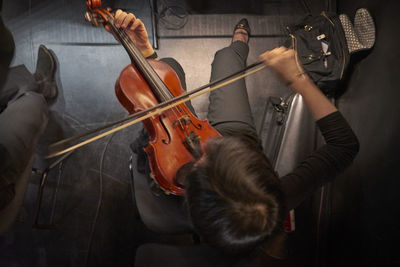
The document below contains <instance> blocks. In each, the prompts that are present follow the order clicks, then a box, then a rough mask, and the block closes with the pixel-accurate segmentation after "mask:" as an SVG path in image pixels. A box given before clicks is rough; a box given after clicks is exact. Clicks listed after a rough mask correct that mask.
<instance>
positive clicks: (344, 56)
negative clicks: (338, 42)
mask: <svg viewBox="0 0 400 267" xmlns="http://www.w3.org/2000/svg"><path fill="white" fill-rule="evenodd" d="M321 15H322V16H323V17H325V18H326V19H327V20H328V21H329V22H330V23H331V24H332V26H333V27H335V23H333V21H332V20H331V19H330V18H329V17H328V16H327V15H326V13H325V11H322V12H321ZM342 56H343V63H342V71H341V73H340V80H341V79H342V78H343V74H344V65H345V63H346V54H345V53H344V48H343V47H342Z"/></svg>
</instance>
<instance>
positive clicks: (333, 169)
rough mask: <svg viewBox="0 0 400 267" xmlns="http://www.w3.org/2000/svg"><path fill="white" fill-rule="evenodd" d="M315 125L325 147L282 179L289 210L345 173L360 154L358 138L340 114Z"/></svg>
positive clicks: (319, 121)
mask: <svg viewBox="0 0 400 267" xmlns="http://www.w3.org/2000/svg"><path fill="white" fill-rule="evenodd" d="M316 123H317V126H318V128H319V129H320V131H321V133H322V136H323V137H324V139H325V142H326V144H325V145H323V146H322V147H320V148H319V149H318V150H316V151H315V152H313V153H312V154H311V155H310V156H309V157H307V158H306V159H305V160H304V161H303V162H301V163H300V164H299V166H297V168H295V169H294V170H293V172H291V173H289V174H287V175H285V176H283V177H281V186H282V187H281V188H282V191H283V193H284V196H285V204H286V208H287V209H288V210H290V209H293V208H295V207H297V206H298V205H299V204H300V203H301V202H302V201H303V200H304V199H305V198H306V197H308V196H310V195H311V194H312V193H313V192H315V190H316V189H318V188H319V187H320V186H322V185H323V184H324V183H326V182H329V181H332V180H333V179H334V178H335V177H336V176H337V175H338V174H340V173H341V172H343V171H344V170H345V169H346V168H347V167H348V166H349V165H350V164H351V163H352V161H353V159H354V158H355V156H356V155H357V153H358V150H359V143H358V139H357V137H356V136H355V134H354V132H353V130H352V129H351V128H350V126H349V124H348V123H347V121H346V120H345V118H344V117H343V116H342V114H341V113H340V112H339V111H337V112H334V113H331V114H329V115H327V116H325V117H323V118H322V119H320V120H318V121H317V122H316Z"/></svg>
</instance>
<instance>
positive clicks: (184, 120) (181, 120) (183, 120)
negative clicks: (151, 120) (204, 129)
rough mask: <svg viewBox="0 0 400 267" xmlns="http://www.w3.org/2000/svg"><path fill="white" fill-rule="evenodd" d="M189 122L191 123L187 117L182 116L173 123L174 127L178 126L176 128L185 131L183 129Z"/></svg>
mask: <svg viewBox="0 0 400 267" xmlns="http://www.w3.org/2000/svg"><path fill="white" fill-rule="evenodd" d="M191 122H192V121H191V120H190V118H189V116H187V115H184V116H181V117H180V118H178V119H177V120H176V121H175V122H174V126H176V125H178V126H180V127H181V129H182V130H185V129H184V128H185V126H187V125H189V124H191Z"/></svg>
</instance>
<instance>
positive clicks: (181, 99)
mask: <svg viewBox="0 0 400 267" xmlns="http://www.w3.org/2000/svg"><path fill="white" fill-rule="evenodd" d="M262 64H263V62H257V63H254V64H252V65H250V66H248V67H246V68H244V69H242V70H240V71H237V72H235V73H233V74H231V75H228V76H227V77H224V78H221V79H219V80H217V81H214V82H211V83H209V84H206V85H203V86H201V87H199V88H197V89H195V90H192V91H190V92H187V93H185V94H183V95H180V96H177V97H174V98H172V99H170V100H168V101H165V102H163V103H160V104H159V105H156V106H154V107H152V108H149V109H146V110H143V111H140V112H138V113H135V114H132V115H130V116H128V117H126V118H124V119H121V120H119V121H117V122H113V123H111V124H108V125H105V126H102V127H100V128H97V129H94V130H91V131H89V132H86V133H84V134H81V135H78V136H74V137H70V138H67V139H64V140H61V141H59V142H56V143H54V144H52V145H50V146H49V151H50V153H49V154H48V155H47V156H46V158H53V157H56V156H59V155H62V154H65V153H67V152H70V151H73V150H75V149H77V148H79V147H81V146H84V145H86V144H89V143H91V142H93V141H96V140H98V139H101V138H103V137H105V136H107V135H109V134H112V133H115V132H117V131H120V130H122V129H124V128H126V127H128V126H130V125H133V124H135V123H138V122H141V121H143V120H145V119H148V118H150V117H152V116H155V115H159V114H161V113H162V112H164V111H166V110H168V109H170V108H173V107H176V106H178V105H180V104H182V103H185V102H187V101H189V100H191V99H193V98H196V97H198V96H200V95H203V94H205V93H208V92H211V91H214V90H216V89H218V88H221V87H223V86H225V85H228V84H231V83H233V82H235V81H237V80H240V79H243V78H245V77H246V76H249V75H251V74H253V73H256V72H258V71H260V70H262V69H264V68H265V67H266V66H265V65H262ZM260 65H261V66H260ZM258 66H260V67H258ZM255 67H258V68H255ZM253 68H255V69H253ZM250 69H253V70H251V71H249V72H246V73H244V74H242V75H239V76H237V75H238V74H240V73H242V72H245V71H248V70H250ZM235 76H237V77H235ZM232 77H235V78H232ZM230 78H232V79H230ZM228 79H230V80H228ZM216 84H217V85H216ZM214 85H215V86H214ZM207 88H208V89H207ZM131 119H132V121H129V122H127V123H125V124H123V125H120V126H118V127H115V128H113V129H111V130H109V131H107V132H104V133H102V134H99V135H97V136H94V137H92V138H90V139H88V140H85V141H82V142H81V143H78V144H76V145H73V146H71V147H69V148H66V149H63V150H60V151H57V149H56V147H58V146H59V145H62V144H64V143H66V142H70V141H73V140H76V139H79V138H82V137H85V136H87V135H90V134H93V133H96V132H98V131H101V130H104V129H107V128H109V127H112V126H114V125H116V124H119V123H122V122H125V121H127V120H131ZM52 151H53V152H52Z"/></svg>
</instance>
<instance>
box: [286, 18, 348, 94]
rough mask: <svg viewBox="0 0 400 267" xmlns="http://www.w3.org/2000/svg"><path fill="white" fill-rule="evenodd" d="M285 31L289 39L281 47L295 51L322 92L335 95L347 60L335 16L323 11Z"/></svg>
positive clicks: (341, 31)
mask: <svg viewBox="0 0 400 267" xmlns="http://www.w3.org/2000/svg"><path fill="white" fill-rule="evenodd" d="M286 29H287V30H288V32H289V38H288V39H287V41H286V43H285V46H286V47H290V48H293V49H295V50H296V51H297V54H298V57H299V59H300V61H301V62H302V63H303V67H304V70H305V71H306V72H307V74H308V75H309V76H310V78H311V79H312V80H313V81H314V82H315V83H316V85H317V86H318V87H319V88H320V89H321V90H322V92H323V93H324V94H325V95H327V96H335V92H336V91H338V84H339V81H340V80H341V79H342V78H343V76H344V73H345V70H346V68H347V65H348V63H349V59H350V55H349V52H348V51H349V50H348V48H347V44H346V38H345V34H344V31H343V27H342V24H341V22H340V20H339V16H338V15H337V14H335V13H328V12H324V11H323V12H322V13H321V14H320V15H318V16H312V15H307V16H306V17H305V18H303V19H302V20H301V21H300V22H298V23H296V24H295V25H291V26H288V27H286Z"/></svg>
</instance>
